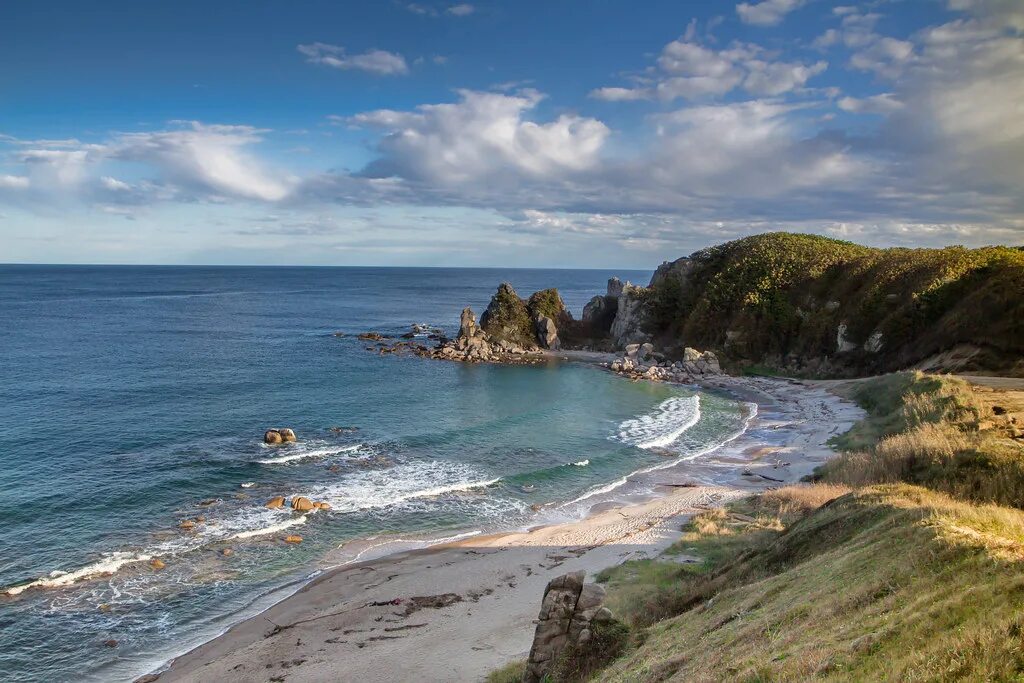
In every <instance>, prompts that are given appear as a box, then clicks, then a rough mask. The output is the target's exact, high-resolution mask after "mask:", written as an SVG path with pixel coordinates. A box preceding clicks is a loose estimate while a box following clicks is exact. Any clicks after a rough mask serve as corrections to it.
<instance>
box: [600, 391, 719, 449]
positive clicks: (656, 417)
mask: <svg viewBox="0 0 1024 683" xmlns="http://www.w3.org/2000/svg"><path fill="white" fill-rule="evenodd" d="M699 421H700V397H699V396H697V395H694V396H674V397H672V398H670V399H666V400H664V401H662V402H661V403H660V404H658V406H657V407H656V408H655V409H654V410H653V411H651V412H650V413H648V414H646V415H641V416H640V417H637V418H633V419H631V420H626V421H625V422H623V423H622V424H620V425H619V431H618V438H619V440H620V441H622V442H623V443H627V444H629V445H631V446H636V447H637V448H643V449H651V448H666V447H668V446H671V445H672V444H673V443H675V442H676V441H677V440H678V439H679V437H681V436H682V435H683V434H684V433H685V432H686V431H687V430H688V429H690V428H691V427H693V426H694V425H695V424H697V423H698V422H699Z"/></svg>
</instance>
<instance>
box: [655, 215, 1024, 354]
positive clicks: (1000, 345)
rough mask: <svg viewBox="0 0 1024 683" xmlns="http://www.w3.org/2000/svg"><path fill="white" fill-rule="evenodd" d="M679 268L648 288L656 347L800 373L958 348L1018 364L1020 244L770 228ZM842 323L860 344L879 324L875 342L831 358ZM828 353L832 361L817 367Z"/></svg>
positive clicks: (1023, 269)
mask: <svg viewBox="0 0 1024 683" xmlns="http://www.w3.org/2000/svg"><path fill="white" fill-rule="evenodd" d="M687 268H688V269H689V270H688V274H687V275H686V278H685V283H684V282H683V280H681V279H680V278H678V277H672V276H670V277H665V278H661V279H660V280H659V281H658V282H656V283H655V284H654V286H653V291H652V295H651V299H652V303H651V305H652V310H653V313H654V316H653V317H654V329H655V331H656V334H658V335H659V336H660V338H661V341H662V343H663V344H664V345H671V343H672V342H682V343H685V344H686V345H689V346H697V347H700V348H705V347H707V348H714V349H720V350H726V351H728V352H729V354H730V355H731V356H732V357H733V358H736V359H738V360H740V361H742V362H747V363H759V364H766V365H769V366H776V367H783V366H785V367H787V368H788V369H789V370H791V371H792V370H794V369H797V370H802V371H804V372H806V373H808V374H816V373H817V374H837V373H838V374H843V373H846V374H851V373H852V374H871V373H874V372H883V371H889V370H893V369H897V368H904V367H907V366H908V365H911V364H913V363H917V362H919V361H922V360H924V359H926V358H929V357H932V356H934V355H935V354H939V353H941V352H944V351H947V350H950V349H953V348H956V347H958V346H960V345H967V346H971V347H976V348H978V349H980V352H979V354H978V355H977V356H976V357H975V358H974V359H973V361H972V362H973V364H974V365H973V367H975V368H980V369H986V370H1002V371H1003V372H1016V373H1018V374H1020V373H1024V365H1022V364H1021V363H1020V358H1021V356H1022V355H1024V250H1021V249H1015V248H1007V247H986V248H983V249H965V248H963V247H947V248H945V249H897V248H893V249H874V248H869V247H863V246H859V245H856V244H852V243H850V242H842V241H839V240H833V239H828V238H824V237H818V236H814V235H796V234H789V233H769V234H764V235H756V236H753V237H748V238H745V239H741V240H736V241H733V242H728V243H725V244H722V245H719V246H716V247H712V248H710V249H706V250H704V251H700V252H697V253H696V254H693V255H692V256H691V258H690V260H689V262H688V264H687ZM840 322H843V323H845V324H846V325H847V337H848V339H850V340H851V341H852V342H854V343H857V344H863V343H864V342H865V341H867V340H868V338H869V337H870V336H871V334H872V333H874V332H876V331H877V332H881V334H882V339H883V341H884V344H883V346H882V349H881V351H880V352H879V353H868V352H867V351H864V350H862V349H861V350H857V351H852V352H847V353H845V354H841V355H840V356H839V357H835V354H836V333H837V329H838V326H839V324H840ZM727 332H732V333H733V339H732V340H731V341H730V340H729V339H728V338H727ZM827 356H833V361H832V364H831V365H826V366H823V367H822V366H818V365H817V364H816V363H817V359H821V358H824V357H827ZM794 359H799V362H798V363H796V364H793V363H791V361H793V360H794ZM808 362H811V364H810V365H808Z"/></svg>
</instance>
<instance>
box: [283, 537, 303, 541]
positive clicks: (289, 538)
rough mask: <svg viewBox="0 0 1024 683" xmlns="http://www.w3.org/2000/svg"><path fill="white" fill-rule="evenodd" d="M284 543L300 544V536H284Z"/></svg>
mask: <svg viewBox="0 0 1024 683" xmlns="http://www.w3.org/2000/svg"><path fill="white" fill-rule="evenodd" d="M284 542H285V543H302V536H286V537H285V539H284Z"/></svg>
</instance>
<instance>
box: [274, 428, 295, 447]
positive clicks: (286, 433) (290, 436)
mask: <svg viewBox="0 0 1024 683" xmlns="http://www.w3.org/2000/svg"><path fill="white" fill-rule="evenodd" d="M277 433H278V434H280V435H281V438H282V439H284V442H285V443H293V442H295V441H296V439H295V432H293V431H292V430H290V429H288V428H287V427H285V428H284V429H278V430H277Z"/></svg>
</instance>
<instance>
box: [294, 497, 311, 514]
mask: <svg viewBox="0 0 1024 683" xmlns="http://www.w3.org/2000/svg"><path fill="white" fill-rule="evenodd" d="M312 509H314V505H313V502H312V501H311V500H310V499H309V498H305V497H303V496H295V497H294V498H292V510H295V511H296V512H309V511H310V510H312Z"/></svg>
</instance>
